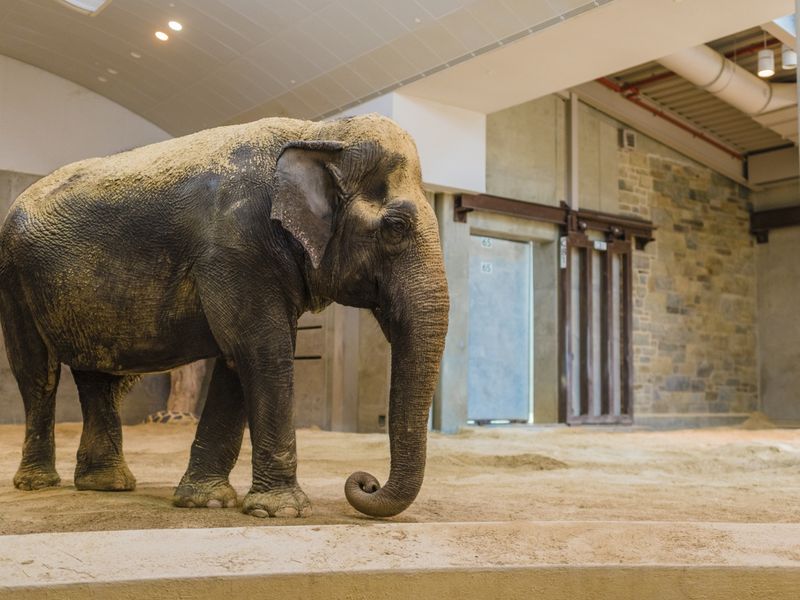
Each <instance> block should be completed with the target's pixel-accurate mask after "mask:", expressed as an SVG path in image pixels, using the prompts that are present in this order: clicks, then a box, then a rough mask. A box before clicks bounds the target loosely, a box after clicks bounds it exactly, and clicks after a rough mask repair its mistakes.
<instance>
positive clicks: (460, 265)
mask: <svg viewBox="0 0 800 600" xmlns="http://www.w3.org/2000/svg"><path fill="white" fill-rule="evenodd" d="M435 208H436V217H437V219H438V220H439V236H440V237H441V240H442V248H443V252H444V265H445V269H446V271H447V285H448V288H449V291H450V325H449V328H448V331H447V338H446V340H445V348H444V356H443V357H442V366H441V374H440V377H439V385H438V387H437V389H436V394H435V396H434V403H433V428H434V429H437V430H439V431H443V432H445V433H455V432H456V431H458V429H459V428H460V427H463V426H464V425H466V423H467V364H468V356H467V342H468V341H469V327H468V323H469V310H468V307H469V226H468V225H467V224H466V223H457V222H455V221H454V220H453V208H454V198H453V196H452V194H436V201H435Z"/></svg>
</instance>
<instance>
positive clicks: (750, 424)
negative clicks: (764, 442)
mask: <svg viewBox="0 0 800 600" xmlns="http://www.w3.org/2000/svg"><path fill="white" fill-rule="evenodd" d="M739 427H740V428H741V429H750V430H757V429H775V428H777V425H775V423H773V422H772V421H770V420H769V417H768V416H767V415H765V414H764V413H762V412H758V411H756V412H754V413H752V414H751V415H750V416H749V417H748V418H747V419H746V420H745V421H744V422H743V423H742V424H741V425H739Z"/></svg>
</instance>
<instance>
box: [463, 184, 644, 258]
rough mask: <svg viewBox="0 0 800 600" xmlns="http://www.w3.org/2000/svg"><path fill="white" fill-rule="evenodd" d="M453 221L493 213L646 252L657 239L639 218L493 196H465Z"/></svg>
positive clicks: (464, 221) (564, 205) (465, 220)
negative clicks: (627, 243)
mask: <svg viewBox="0 0 800 600" xmlns="http://www.w3.org/2000/svg"><path fill="white" fill-rule="evenodd" d="M455 200H456V201H455V209H454V210H455V214H454V215H453V218H454V219H455V220H456V221H458V222H459V223H466V222H467V215H468V214H469V213H471V212H473V211H476V210H477V211H483V212H490V213H495V214H500V215H506V216H510V217H517V218H521V219H530V220H533V221H539V222H542V223H554V224H555V225H561V226H562V227H564V228H565V229H566V231H568V232H569V231H586V230H587V229H591V230H593V231H603V232H605V233H606V234H608V235H609V237H611V238H623V239H627V240H632V239H635V240H636V246H637V247H638V248H639V249H643V248H644V247H645V246H646V245H647V244H648V243H649V242H651V241H652V240H653V239H654V238H653V232H654V231H655V229H656V228H655V227H654V226H653V223H652V222H651V221H645V220H644V219H637V218H635V217H622V216H618V215H612V214H608V213H602V212H598V211H595V210H577V211H574V210H571V209H570V208H569V207H568V206H567V205H566V204H564V203H562V204H561V206H550V205H547V204H538V203H536V202H522V201H521V200H512V199H511V198H502V197H500V196H492V195H490V194H461V195H458V196H456V199H455Z"/></svg>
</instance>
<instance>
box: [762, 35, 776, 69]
mask: <svg viewBox="0 0 800 600" xmlns="http://www.w3.org/2000/svg"><path fill="white" fill-rule="evenodd" d="M773 75H775V54H774V53H773V52H772V50H770V49H769V48H767V33H766V32H764V48H763V49H761V50H759V51H758V76H759V77H772V76H773Z"/></svg>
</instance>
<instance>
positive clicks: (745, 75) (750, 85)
mask: <svg viewBox="0 0 800 600" xmlns="http://www.w3.org/2000/svg"><path fill="white" fill-rule="evenodd" d="M658 62H660V63H661V64H662V65H664V66H665V67H667V68H668V69H669V70H670V71H672V72H674V73H676V74H677V75H680V76H681V77H683V78H684V79H686V80H687V81H690V82H691V83H693V84H695V85H696V86H698V87H701V88H703V89H704V90H706V91H707V92H710V93H712V94H714V95H715V96H717V97H718V98H720V99H721V100H724V101H725V102H727V103H728V104H730V105H731V106H733V107H735V108H737V109H739V110H741V111H742V112H744V113H746V114H748V115H750V116H751V117H753V119H755V120H756V121H758V122H759V123H761V124H762V125H764V126H765V127H769V128H770V129H772V130H774V131H775V132H777V133H778V134H780V135H781V136H783V137H784V138H787V139H791V140H792V141H796V140H797V109H796V105H797V88H796V86H795V84H794V83H772V84H771V83H768V82H766V81H764V80H763V79H759V78H758V77H756V76H755V75H753V74H752V73H750V72H749V71H747V70H746V69H743V68H742V67H740V66H739V65H737V64H736V63H734V62H733V61H731V60H728V59H727V58H725V57H724V56H722V55H721V54H719V53H718V52H716V51H715V50H712V49H711V48H709V47H708V46H695V47H694V48H687V49H685V50H681V51H680V52H676V53H675V54H670V55H669V56H665V57H663V58H660V59H659V60H658Z"/></svg>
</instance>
